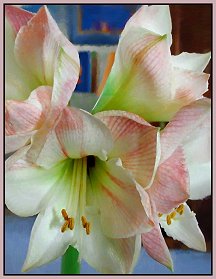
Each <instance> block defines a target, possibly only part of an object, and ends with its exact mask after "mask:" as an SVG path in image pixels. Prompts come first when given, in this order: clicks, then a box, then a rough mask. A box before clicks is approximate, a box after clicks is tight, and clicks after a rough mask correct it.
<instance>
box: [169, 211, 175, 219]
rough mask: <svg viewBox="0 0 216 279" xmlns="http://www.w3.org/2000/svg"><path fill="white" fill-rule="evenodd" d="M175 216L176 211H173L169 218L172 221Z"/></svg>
mask: <svg viewBox="0 0 216 279" xmlns="http://www.w3.org/2000/svg"><path fill="white" fill-rule="evenodd" d="M175 216H176V211H173V212H172V213H171V214H170V218H171V219H173V218H174V217H175Z"/></svg>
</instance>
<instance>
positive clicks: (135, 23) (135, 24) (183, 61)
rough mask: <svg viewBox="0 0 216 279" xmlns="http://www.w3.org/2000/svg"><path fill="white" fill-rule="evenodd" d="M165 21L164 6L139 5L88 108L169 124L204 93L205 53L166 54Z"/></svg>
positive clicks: (167, 21)
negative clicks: (95, 100) (122, 112)
mask: <svg viewBox="0 0 216 279" xmlns="http://www.w3.org/2000/svg"><path fill="white" fill-rule="evenodd" d="M171 43H172V36H171V18H170V12H169V7H168V6H166V5H163V6H158V5H152V6H146V5H145V6H142V7H141V8H140V9H139V10H138V11H137V12H136V13H135V14H134V15H133V16H132V17H131V18H130V20H129V21H128V22H127V24H126V26H125V28H124V30H123V32H122V34H121V37H120V40H119V44H118V47H117V50H116V55H115V61H114V64H113V67H112V69H111V72H110V75H109V77H108V79H107V82H106V84H105V87H104V90H103V92H102V94H101V96H100V98H99V100H98V102H97V103H96V105H95V107H94V108H93V113H96V112H99V111H102V110H110V109H111V110H112V109H121V110H125V111H130V112H133V113H135V114H138V115H140V116H141V117H143V118H144V119H145V120H147V121H149V122H155V121H169V120H170V119H171V118H172V117H173V116H174V115H175V113H176V112H177V111H178V110H179V109H180V108H181V107H183V106H185V105H188V104H190V103H191V102H193V101H195V100H197V99H200V98H201V97H202V95H203V94H204V93H205V92H206V91H207V88H208V78H209V75H208V74H205V73H203V70H204V69H205V67H206V66H207V64H208V62H209V59H210V54H209V53H206V54H195V53H181V54H180V55H177V56H172V55H171V53H170V45H171Z"/></svg>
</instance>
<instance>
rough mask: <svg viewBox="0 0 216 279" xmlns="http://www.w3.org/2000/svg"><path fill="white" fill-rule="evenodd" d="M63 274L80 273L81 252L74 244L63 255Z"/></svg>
mask: <svg viewBox="0 0 216 279" xmlns="http://www.w3.org/2000/svg"><path fill="white" fill-rule="evenodd" d="M61 274H80V263H79V253H78V251H77V250H76V249H75V248H74V247H72V246H69V247H68V249H67V251H66V252H65V254H64V255H63V256H62V260H61Z"/></svg>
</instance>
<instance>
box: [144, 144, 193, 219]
mask: <svg viewBox="0 0 216 279" xmlns="http://www.w3.org/2000/svg"><path fill="white" fill-rule="evenodd" d="M148 193H149V195H150V198H151V200H153V201H154V203H155V206H156V209H157V212H160V213H169V212H170V211H171V210H172V209H173V208H175V207H177V206H178V205H179V204H181V203H182V202H184V201H186V200H187V199H188V198H189V179H188V171H187V168H186V162H185V159H184V155H183V151H182V149H181V148H178V149H176V151H175V152H174V153H173V154H172V156H171V157H169V158H168V159H167V160H166V161H164V162H163V163H162V164H160V165H159V167H158V170H157V174H156V176H155V179H154V182H153V184H152V186H151V188H150V189H148Z"/></svg>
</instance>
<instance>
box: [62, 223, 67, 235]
mask: <svg viewBox="0 0 216 279" xmlns="http://www.w3.org/2000/svg"><path fill="white" fill-rule="evenodd" d="M67 228H68V221H66V222H65V223H64V225H63V226H62V227H61V232H62V233H64V232H65V231H66V229H67Z"/></svg>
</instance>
